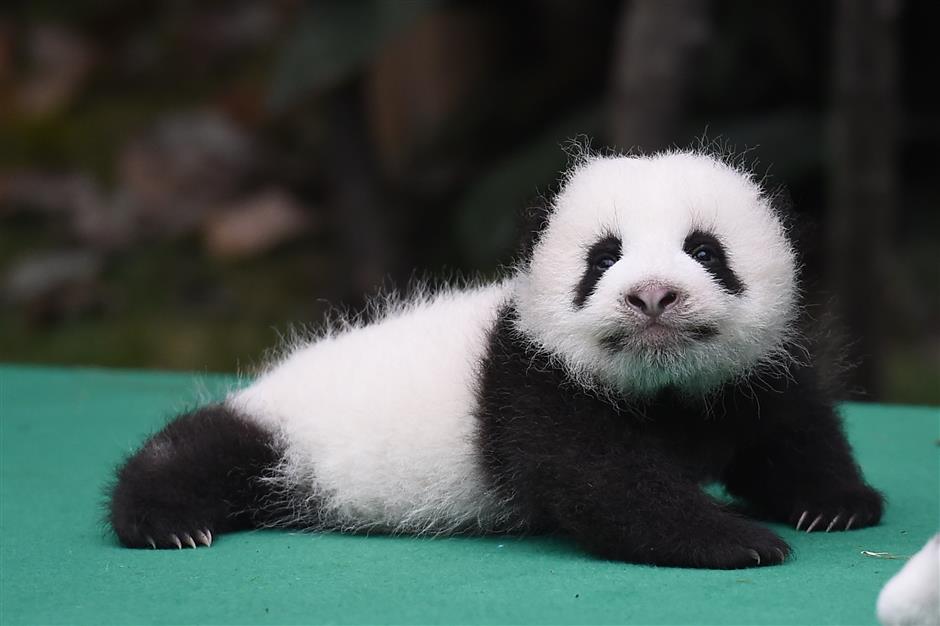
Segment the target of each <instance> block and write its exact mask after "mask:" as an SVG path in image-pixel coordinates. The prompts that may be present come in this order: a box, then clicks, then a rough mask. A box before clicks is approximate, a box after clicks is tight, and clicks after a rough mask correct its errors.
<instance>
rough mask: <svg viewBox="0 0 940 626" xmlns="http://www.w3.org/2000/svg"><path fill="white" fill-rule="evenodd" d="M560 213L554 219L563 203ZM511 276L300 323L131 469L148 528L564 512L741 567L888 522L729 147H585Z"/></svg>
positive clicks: (510, 520)
mask: <svg viewBox="0 0 940 626" xmlns="http://www.w3.org/2000/svg"><path fill="white" fill-rule="evenodd" d="M537 217H538V216H537ZM536 221H537V225H536V226H535V227H534V228H533V229H532V232H531V233H530V234H531V236H532V237H531V240H530V241H529V242H527V243H526V245H525V246H524V251H525V252H524V258H523V259H522V260H521V261H520V262H519V263H518V265H517V266H516V268H515V269H514V271H513V272H512V273H511V274H510V275H509V276H508V277H507V278H505V279H504V280H502V281H499V282H496V283H493V284H488V285H478V286H472V287H467V288H454V289H450V290H444V291H442V292H440V293H437V294H434V295H426V296H423V297H417V298H414V299H411V300H408V301H403V302H401V301H400V302H397V303H396V302H392V303H391V304H388V305H387V306H386V307H385V310H384V313H383V314H382V315H381V316H380V318H379V319H378V321H375V322H372V323H369V324H367V325H356V324H347V325H345V326H344V327H342V328H336V329H333V330H331V331H328V332H327V333H325V334H324V335H323V336H321V337H319V338H317V339H316V340H313V341H309V342H299V343H298V344H297V345H295V346H293V347H292V348H291V349H290V350H289V351H288V353H287V354H286V356H285V357H284V358H283V359H281V360H280V361H279V362H278V363H276V364H274V365H273V366H272V367H270V369H268V370H267V371H266V372H264V373H263V374H261V375H260V376H259V377H258V378H257V380H255V381H254V382H253V383H252V384H251V385H249V386H247V387H245V388H243V389H240V390H238V391H235V392H233V393H231V394H230V395H229V396H228V397H227V398H226V399H225V401H224V402H222V403H221V404H218V405H214V406H209V407H206V408H202V409H199V410H197V411H194V412H192V413H189V414H186V415H183V416H181V417H179V418H177V419H176V420H175V421H173V422H171V423H170V424H169V425H168V426H167V427H166V428H165V429H164V430H162V431H161V432H159V433H157V434H156V435H154V436H153V437H152V438H151V439H149V440H148V441H147V442H146V443H145V444H144V445H143V447H142V448H141V449H140V450H139V451H138V452H137V453H136V454H135V455H134V456H132V457H131V458H130V459H129V460H128V461H127V463H126V464H125V465H124V466H123V467H122V468H121V469H120V471H119V473H118V481H117V483H116V486H115V488H114V490H113V495H112V501H111V512H110V516H111V523H112V526H113V528H114V530H115V531H116V533H117V536H118V538H119V539H120V541H121V542H122V543H123V544H124V545H127V546H130V547H157V548H172V547H176V548H178V547H180V546H192V547H195V546H196V545H197V544H202V545H209V544H210V543H211V542H212V539H213V537H217V536H218V535H219V534H220V533H224V532H227V531H230V530H235V529H238V528H250V527H261V526H290V527H301V528H312V529H339V530H348V531H380V532H396V533H454V532H505V531H531V532H535V531H539V532H542V531H547V532H556V533H563V534H566V535H568V536H570V537H572V538H573V539H574V540H575V541H576V542H577V543H578V544H580V545H581V546H582V547H583V548H584V549H586V550H588V551H590V552H592V553H593V554H596V555H598V556H600V557H603V558H608V559H617V560H623V561H631V562H637V563H653V564H659V565H673V566H688V567H710V568H737V567H748V566H754V565H769V564H775V563H780V562H782V561H784V560H785V559H786V557H787V555H788V554H789V547H788V546H787V544H786V543H785V542H784V541H783V540H782V539H781V538H780V537H778V536H777V535H776V534H774V533H773V532H771V531H770V530H768V529H767V528H765V527H764V526H761V525H759V524H757V523H755V522H754V521H752V520H751V519H749V518H748V517H745V516H743V515H742V514H741V513H739V512H738V510H739V509H737V508H735V509H731V508H730V507H728V506H725V505H722V504H720V503H719V502H717V501H715V500H714V499H713V498H711V497H710V496H709V495H707V494H706V493H705V492H703V491H702V488H701V485H702V484H703V483H705V482H708V481H712V480H718V481H721V482H722V483H723V484H724V485H725V486H726V488H727V490H728V491H729V492H730V493H731V494H732V495H734V496H736V497H737V498H738V499H739V500H740V501H741V502H742V503H743V504H744V505H746V507H747V509H748V510H749V512H750V513H752V514H753V515H755V516H759V517H761V518H763V519H767V520H774V521H778V522H784V523H787V524H790V525H793V526H795V527H796V528H798V529H805V530H807V531H827V532H828V531H835V530H848V529H855V528H861V527H864V526H870V525H872V524H877V523H878V521H879V519H880V517H881V512H882V498H881V496H880V495H879V494H878V493H877V492H876V491H874V490H873V489H872V488H871V487H869V486H868V485H867V484H866V483H865V482H864V480H863V478H862V476H861V473H860V471H859V468H858V466H857V465H856V464H855V462H854V460H853V458H852V452H851V449H850V447H849V445H848V443H847V442H846V439H845V437H844V435H843V433H842V428H841V425H840V421H839V417H838V416H837V414H836V412H835V411H834V409H833V405H832V402H831V400H830V399H829V398H828V397H827V394H826V391H825V389H824V388H823V386H822V384H821V382H820V376H819V374H818V373H817V370H816V369H815V368H814V364H813V363H814V360H813V355H812V354H811V353H808V352H807V350H806V349H805V346H804V345H803V342H802V340H801V337H800V334H799V332H798V331H797V329H798V327H799V311H800V307H799V294H798V287H797V284H796V278H795V276H796V261H795V255H794V250H793V249H792V245H791V243H790V241H789V240H788V236H787V232H786V231H785V229H784V227H783V225H782V223H781V221H780V218H779V216H778V215H776V214H775V212H774V210H772V208H771V206H770V204H769V200H768V197H767V195H766V194H765V193H764V191H763V190H762V189H761V187H760V186H759V184H758V183H756V182H755V181H754V180H753V179H752V178H751V177H750V176H749V175H748V174H747V173H745V172H742V171H741V170H739V169H738V168H736V167H734V166H732V165H729V164H727V163H726V162H724V161H722V160H719V159H715V158H712V157H710V156H708V155H705V154H700V153H692V152H671V153H664V154H660V155H656V156H652V157H627V156H624V157H600V156H591V157H585V158H582V159H581V160H580V161H579V162H578V164H577V165H576V166H575V167H573V168H572V169H571V171H570V172H569V173H568V174H567V175H566V177H565V179H564V181H563V185H562V188H561V190H560V192H559V193H558V194H557V196H556V197H555V199H554V201H553V202H552V205H551V206H550V207H548V209H547V210H546V212H545V213H544V214H543V215H541V216H540V219H537V220H536Z"/></svg>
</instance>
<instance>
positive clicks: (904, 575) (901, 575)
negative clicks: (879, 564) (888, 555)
mask: <svg viewBox="0 0 940 626" xmlns="http://www.w3.org/2000/svg"><path fill="white" fill-rule="evenodd" d="M877 612H878V621H880V622H881V623H882V624H884V626H932V625H934V624H940V534H936V535H934V536H933V538H932V539H930V541H928V542H927V545H925V546H924V547H923V548H921V550H920V552H918V553H917V554H915V555H914V556H913V557H911V560H910V561H908V562H907V563H906V564H905V565H904V567H903V568H902V569H901V571H900V572H898V573H897V574H896V575H895V576H894V577H893V578H892V579H891V580H889V581H888V583H887V584H886V585H885V586H884V589H882V590H881V593H880V594H879V595H878V606H877Z"/></svg>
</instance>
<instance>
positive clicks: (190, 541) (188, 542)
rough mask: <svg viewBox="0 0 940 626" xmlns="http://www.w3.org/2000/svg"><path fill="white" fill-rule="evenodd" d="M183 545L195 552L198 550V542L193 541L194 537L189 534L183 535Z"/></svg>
mask: <svg viewBox="0 0 940 626" xmlns="http://www.w3.org/2000/svg"><path fill="white" fill-rule="evenodd" d="M183 543H184V544H185V545H187V546H189V547H190V548H192V549H193V550H195V549H196V542H195V541H193V537H192V535H190V534H189V533H183Z"/></svg>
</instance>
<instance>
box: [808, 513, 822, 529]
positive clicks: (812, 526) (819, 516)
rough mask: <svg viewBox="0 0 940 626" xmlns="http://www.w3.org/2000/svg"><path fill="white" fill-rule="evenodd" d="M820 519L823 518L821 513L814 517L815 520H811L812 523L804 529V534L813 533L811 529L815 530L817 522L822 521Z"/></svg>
mask: <svg viewBox="0 0 940 626" xmlns="http://www.w3.org/2000/svg"><path fill="white" fill-rule="evenodd" d="M822 517H823V516H822V513H820V514H819V515H817V516H816V519H814V520H813V523H812V524H810V525H809V526H808V527H807V528H806V532H808V533H811V532H813V529H814V528H816V524H818V523H819V521H820V520H821V519H822Z"/></svg>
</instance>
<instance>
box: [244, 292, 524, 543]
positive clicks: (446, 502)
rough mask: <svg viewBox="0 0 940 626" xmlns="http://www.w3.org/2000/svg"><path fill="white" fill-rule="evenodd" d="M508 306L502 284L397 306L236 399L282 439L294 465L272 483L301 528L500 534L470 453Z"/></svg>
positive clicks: (291, 360)
mask: <svg viewBox="0 0 940 626" xmlns="http://www.w3.org/2000/svg"><path fill="white" fill-rule="evenodd" d="M509 295H510V287H509V284H508V283H497V284H494V285H490V286H485V287H476V288H471V289H468V290H449V291H444V292H442V293H440V294H438V295H436V296H434V297H419V298H417V299H415V300H413V301H411V302H406V303H399V304H397V305H392V306H390V307H389V309H388V310H387V311H386V312H385V315H384V317H383V318H382V319H380V320H379V321H377V322H374V323H372V324H369V325H367V326H363V327H356V326H355V325H352V326H349V327H347V328H346V329H345V330H343V331H340V332H334V333H328V334H327V335H326V336H324V337H322V338H320V339H319V340H316V341H314V342H312V343H311V344H309V345H302V346H298V347H297V348H296V349H294V350H293V351H292V352H290V353H289V354H288V356H287V357H286V358H285V359H284V360H283V361H282V362H281V363H279V364H278V365H276V366H275V367H274V368H272V369H271V370H270V371H268V372H267V373H266V374H264V375H262V376H261V377H260V378H259V379H258V380H257V382H255V383H254V384H253V385H251V386H250V387H248V388H247V389H244V390H242V391H240V392H238V393H236V394H234V395H233V396H232V397H230V398H229V403H230V404H231V405H232V406H233V407H235V408H236V409H239V410H241V411H243V412H244V413H245V414H247V415H250V416H252V417H255V418H257V419H259V420H261V421H262V422H264V423H267V424H269V425H273V426H275V427H276V429H277V430H278V432H280V433H281V435H282V437H283V440H282V443H283V444H284V445H285V447H286V450H287V454H286V459H285V461H284V463H283V466H282V467H281V468H279V472H278V474H277V475H275V476H272V477H271V480H272V481H274V482H275V483H276V486H277V487H278V490H279V491H281V492H282V493H283V494H284V495H286V496H288V497H289V498H290V499H292V500H294V501H295V506H296V507H297V511H296V515H297V519H296V520H294V521H297V522H300V523H307V524H312V525H314V526H323V527H337V528H343V529H349V530H361V529H375V530H379V531H395V532H409V533H423V532H452V531H457V530H461V529H465V528H474V529H480V528H483V529H490V528H496V527H498V526H500V525H501V522H502V518H503V515H504V513H505V510H504V508H503V507H502V506H501V505H500V503H499V502H496V501H494V500H493V499H491V498H490V497H488V495H487V494H486V490H485V488H484V486H483V479H482V476H481V470H480V467H479V459H478V458H477V455H476V454H475V451H474V449H473V446H472V442H473V437H474V434H475V427H476V422H475V419H474V416H473V410H474V406H475V395H474V394H475V389H476V385H475V383H476V372H477V367H478V365H479V363H480V360H481V359H482V357H483V353H484V350H485V344H486V340H487V335H488V332H489V329H490V328H491V326H492V324H493V322H494V321H495V319H496V315H497V312H498V310H499V308H500V307H501V306H502V305H503V304H504V303H505V302H506V301H507V300H508V298H509ZM298 486H300V489H299V490H298ZM311 511H316V513H314V514H313V515H314V517H313V518H311V514H310V512H311Z"/></svg>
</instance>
